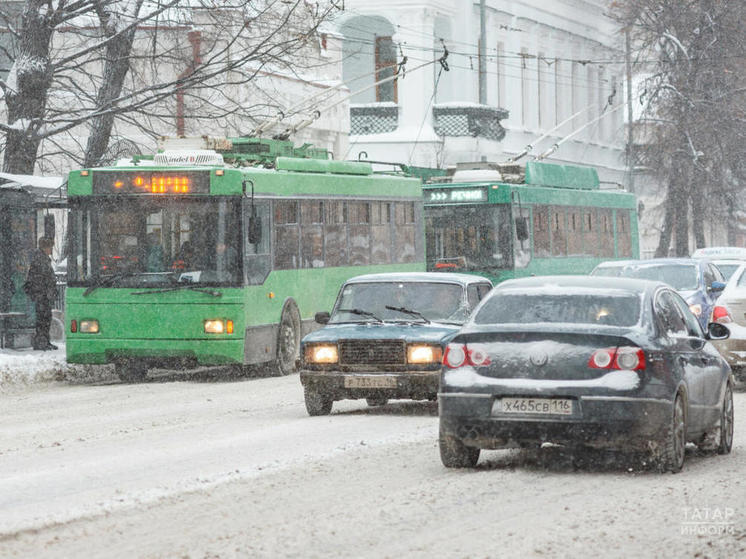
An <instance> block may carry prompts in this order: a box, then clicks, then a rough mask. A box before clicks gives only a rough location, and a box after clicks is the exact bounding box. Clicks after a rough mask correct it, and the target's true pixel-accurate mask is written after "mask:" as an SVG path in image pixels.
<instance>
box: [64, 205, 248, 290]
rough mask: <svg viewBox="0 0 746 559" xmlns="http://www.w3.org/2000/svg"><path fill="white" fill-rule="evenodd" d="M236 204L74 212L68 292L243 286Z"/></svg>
mask: <svg viewBox="0 0 746 559" xmlns="http://www.w3.org/2000/svg"><path fill="white" fill-rule="evenodd" d="M240 208H241V204H240V199H238V198H226V197H220V198H200V199H198V200H196V199H188V200H187V199H183V198H182V199H177V198H159V199H154V198H147V199H143V198H123V197H118V198H117V199H116V200H112V199H104V198H88V199H82V200H79V201H77V202H75V203H72V204H71V215H70V225H71V227H70V233H69V234H70V236H71V238H72V241H73V242H72V243H71V248H72V251H73V254H71V255H70V258H68V275H69V283H70V285H73V286H75V285H77V286H88V287H94V286H97V285H104V284H105V285H106V286H108V287H143V286H146V285H151V286H154V285H172V284H203V285H205V284H206V285H240V284H241V266H242V264H241V241H240V230H241V228H240V223H241V220H240V215H241V213H240V212H241V209H240Z"/></svg>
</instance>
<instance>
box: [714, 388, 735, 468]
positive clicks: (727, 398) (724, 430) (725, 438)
mask: <svg viewBox="0 0 746 559" xmlns="http://www.w3.org/2000/svg"><path fill="white" fill-rule="evenodd" d="M718 431H720V436H719V440H718V448H717V450H718V454H729V453H730V450H731V448H733V387H732V386H731V385H730V383H728V384H726V385H725V394H723V409H722V410H721V412H720V428H719V429H718Z"/></svg>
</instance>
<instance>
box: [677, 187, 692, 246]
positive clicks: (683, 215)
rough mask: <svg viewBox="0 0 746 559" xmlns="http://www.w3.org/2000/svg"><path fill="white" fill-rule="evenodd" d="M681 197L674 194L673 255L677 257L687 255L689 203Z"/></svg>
mask: <svg viewBox="0 0 746 559" xmlns="http://www.w3.org/2000/svg"><path fill="white" fill-rule="evenodd" d="M682 198H683V197H682V196H676V200H677V203H676V217H675V220H676V221H675V223H674V231H675V232H676V238H675V242H674V255H675V256H678V257H685V256H689V204H688V203H687V199H686V198H683V199H682Z"/></svg>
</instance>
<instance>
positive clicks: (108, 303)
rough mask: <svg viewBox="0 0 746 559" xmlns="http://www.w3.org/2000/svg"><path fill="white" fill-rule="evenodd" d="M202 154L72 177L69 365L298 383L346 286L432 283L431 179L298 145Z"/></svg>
mask: <svg viewBox="0 0 746 559" xmlns="http://www.w3.org/2000/svg"><path fill="white" fill-rule="evenodd" d="M203 144H204V145H200V146H199V147H200V148H205V147H208V148H212V149H195V150H190V149H178V150H172V149H171V148H170V146H169V147H168V148H167V149H166V150H165V151H162V152H161V153H159V154H156V155H155V156H150V157H147V156H137V157H135V158H133V160H132V161H131V162H124V164H121V163H120V164H118V165H117V166H113V167H106V168H94V169H80V170H75V171H72V172H71V173H70V175H69V178H68V199H69V206H70V217H69V220H70V222H69V229H68V236H69V239H70V244H69V255H68V288H67V294H66V305H67V307H66V322H67V330H68V332H67V360H68V362H70V363H89V364H105V363H113V364H114V365H115V368H116V372H117V374H118V375H119V376H120V377H121V378H122V379H123V380H129V381H132V380H138V379H142V378H143V377H144V376H145V374H146V373H147V370H148V368H151V367H161V368H169V369H173V368H178V369H181V368H192V367H197V366H213V365H233V366H236V367H243V366H245V365H253V364H260V363H266V364H269V365H270V366H272V367H273V368H276V370H277V371H278V372H279V373H282V374H287V373H289V372H291V371H292V370H293V369H294V366H295V359H296V357H297V354H298V348H299V342H300V338H301V336H302V335H303V334H305V333H306V332H307V331H310V330H311V329H313V320H312V317H313V315H314V312H315V311H318V310H324V309H331V307H332V305H333V302H334V298H335V297H336V294H337V291H338V290H339V287H340V285H341V284H342V283H343V282H344V281H345V280H346V279H348V278H349V277H351V276H354V275H357V274H362V273H369V272H384V271H421V270H424V268H425V262H424V232H423V220H422V190H421V186H420V181H419V179H415V178H408V177H404V176H401V175H392V174H378V173H374V172H373V171H372V168H371V166H370V164H368V163H360V162H344V161H332V160H329V159H328V158H326V153H325V152H321V153H320V152H319V150H313V149H309V148H307V147H305V148H295V149H294V148H293V147H292V144H291V143H289V142H279V141H273V140H259V139H248V138H235V139H231V140H222V141H217V140H215V139H210V138H206V139H204V140H203ZM288 144H289V145H288ZM283 153H284V154H285V156H278V154H283Z"/></svg>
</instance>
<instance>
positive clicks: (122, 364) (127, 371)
mask: <svg viewBox="0 0 746 559" xmlns="http://www.w3.org/2000/svg"><path fill="white" fill-rule="evenodd" d="M114 372H116V374H117V376H118V377H119V379H120V380H121V381H122V382H142V381H144V380H145V377H146V376H147V375H148V366H147V365H146V364H145V363H139V362H137V361H117V363H116V364H115V365H114Z"/></svg>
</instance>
